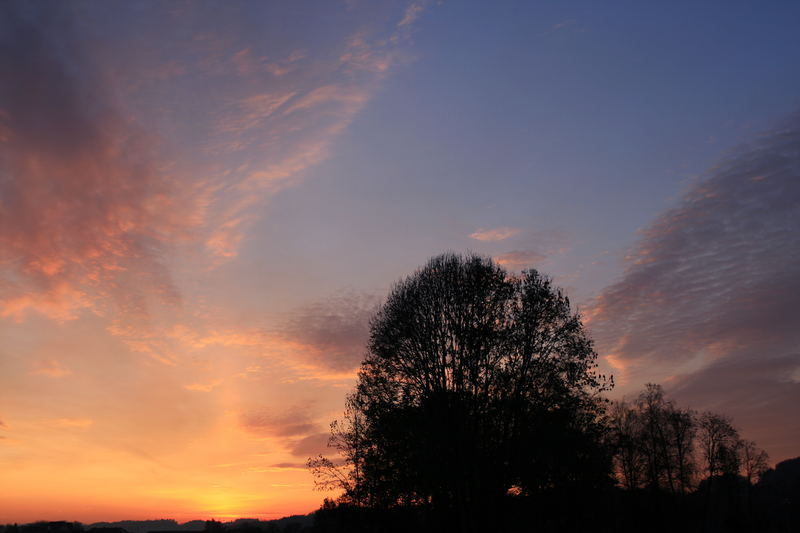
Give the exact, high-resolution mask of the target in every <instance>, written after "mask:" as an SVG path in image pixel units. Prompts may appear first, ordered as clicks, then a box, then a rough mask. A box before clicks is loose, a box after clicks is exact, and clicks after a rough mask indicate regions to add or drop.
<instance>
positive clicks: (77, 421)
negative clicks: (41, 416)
mask: <svg viewBox="0 0 800 533" xmlns="http://www.w3.org/2000/svg"><path fill="white" fill-rule="evenodd" d="M49 423H50V425H51V426H53V427H57V428H74V429H86V428H88V427H90V426H92V425H94V420H92V419H91V418H56V419H54V420H50V422H49Z"/></svg>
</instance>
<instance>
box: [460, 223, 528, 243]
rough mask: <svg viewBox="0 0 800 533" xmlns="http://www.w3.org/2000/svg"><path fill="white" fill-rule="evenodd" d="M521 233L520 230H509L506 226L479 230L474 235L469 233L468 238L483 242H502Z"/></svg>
mask: <svg viewBox="0 0 800 533" xmlns="http://www.w3.org/2000/svg"><path fill="white" fill-rule="evenodd" d="M521 231H522V230H521V229H520V228H509V227H507V226H503V227H500V228H491V229H479V230H477V231H476V232H474V233H470V235H469V238H470V239H475V240H476V241H484V242H487V241H488V242H494V241H504V240H506V239H510V238H511V237H513V236H515V235H518V234H519V233H520V232H521Z"/></svg>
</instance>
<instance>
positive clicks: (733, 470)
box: [698, 412, 740, 479]
mask: <svg viewBox="0 0 800 533" xmlns="http://www.w3.org/2000/svg"><path fill="white" fill-rule="evenodd" d="M698 431H699V439H700V446H701V450H702V454H703V459H704V461H705V468H706V472H707V473H708V477H709V478H710V479H713V478H714V476H719V475H722V474H738V472H739V457H738V446H739V440H740V439H739V432H738V431H736V428H734V427H733V424H732V422H731V419H730V418H728V417H726V416H723V415H719V414H716V413H710V412H705V413H703V414H702V415H700V418H699V420H698Z"/></svg>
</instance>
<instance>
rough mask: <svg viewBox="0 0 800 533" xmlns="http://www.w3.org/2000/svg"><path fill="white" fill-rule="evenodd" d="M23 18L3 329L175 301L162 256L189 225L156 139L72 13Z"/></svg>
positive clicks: (16, 44) (6, 206) (6, 26)
mask: <svg viewBox="0 0 800 533" xmlns="http://www.w3.org/2000/svg"><path fill="white" fill-rule="evenodd" d="M15 6H16V5H15V4H13V3H6V4H4V6H3V11H4V16H3V17H2V22H1V23H0V26H1V28H0V77H2V78H3V79H7V80H11V79H13V80H14V83H6V84H2V87H0V110H2V113H1V114H0V130H2V132H3V133H2V140H1V141H0V263H2V265H3V266H2V270H0V276H1V277H0V317H14V318H16V319H18V320H21V319H22V318H23V317H24V316H25V314H26V313H27V312H28V311H29V310H36V311H38V312H40V313H42V314H44V315H46V316H49V317H51V318H54V319H58V320H67V319H71V318H75V317H76V316H77V313H78V312H79V311H80V310H81V309H87V308H92V307H94V306H95V303H96V301H97V300H98V299H103V298H108V297H111V298H115V299H117V300H121V299H123V298H124V299H125V300H126V301H127V302H129V303H128V304H127V305H133V304H132V302H134V301H136V300H137V299H138V300H141V299H143V298H144V296H142V291H143V290H144V288H147V291H148V293H149V294H151V295H154V296H155V297H156V298H164V299H167V300H171V299H175V298H176V297H177V293H176V290H175V288H174V286H173V284H172V281H171V279H170V276H169V275H168V273H167V271H166V269H165V268H164V267H163V266H162V264H161V260H160V253H161V251H162V250H163V247H164V246H165V244H166V243H167V242H169V241H170V240H171V239H172V238H175V237H177V236H178V235H179V234H181V233H183V232H184V231H185V229H186V228H185V225H184V223H183V222H182V215H184V214H185V213H184V205H183V201H182V200H180V199H179V198H180V197H179V196H177V195H176V194H175V191H174V188H173V187H174V185H175V184H174V183H173V182H172V181H171V180H170V178H169V176H168V174H167V173H166V172H164V171H163V170H162V169H161V168H159V164H160V163H159V161H158V158H157V150H156V144H157V141H156V139H154V138H153V137H152V136H150V135H148V134H146V133H144V131H143V130H142V129H141V128H140V127H138V126H137V125H136V124H134V123H133V122H132V121H131V120H129V119H128V118H125V117H123V115H122V114H121V113H119V112H118V110H117V109H115V107H114V106H113V105H112V103H111V98H110V96H109V94H108V92H107V90H106V84H104V83H103V81H102V80H101V79H100V78H99V77H98V76H99V72H98V71H97V70H96V69H94V67H93V66H92V65H91V62H90V61H89V60H88V58H87V57H86V56H85V54H84V53H83V51H82V49H81V47H80V46H79V45H78V44H77V39H76V38H75V37H74V36H73V35H72V32H71V30H70V28H71V26H72V24H73V21H72V18H71V16H70V14H69V13H68V11H67V10H65V9H62V8H61V7H60V6H48V9H47V10H46V11H44V10H43V11H42V12H37V11H36V9H35V8H32V9H30V8H28V7H29V6H28V5H26V6H25V7H26V9H22V8H19V9H18V8H17V7H15ZM31 13H34V15H33V16H32V15H31ZM65 53H69V54H70V62H67V61H65V60H64V59H63V57H64V54H65ZM32 88H35V90H34V89H32ZM184 194H185V193H184ZM134 286H135V287H142V290H133V287H134ZM122 287H124V288H125V289H131V290H125V291H124V292H125V293H126V294H125V296H124V297H123V296H122V295H121V292H123V290H121V288H122ZM139 305H140V306H141V304H139Z"/></svg>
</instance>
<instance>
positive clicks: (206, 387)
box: [183, 379, 222, 392]
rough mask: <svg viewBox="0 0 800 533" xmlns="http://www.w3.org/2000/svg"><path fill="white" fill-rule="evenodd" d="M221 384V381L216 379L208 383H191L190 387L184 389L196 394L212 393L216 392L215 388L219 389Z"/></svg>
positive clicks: (186, 386) (185, 386)
mask: <svg viewBox="0 0 800 533" xmlns="http://www.w3.org/2000/svg"><path fill="white" fill-rule="evenodd" d="M221 383H222V380H221V379H215V380H212V381H210V382H208V383H191V384H189V385H184V386H183V388H184V389H186V390H190V391H195V392H211V391H212V390H214V388H215V387H218V386H219V385H220V384H221Z"/></svg>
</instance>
